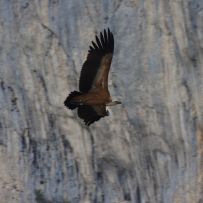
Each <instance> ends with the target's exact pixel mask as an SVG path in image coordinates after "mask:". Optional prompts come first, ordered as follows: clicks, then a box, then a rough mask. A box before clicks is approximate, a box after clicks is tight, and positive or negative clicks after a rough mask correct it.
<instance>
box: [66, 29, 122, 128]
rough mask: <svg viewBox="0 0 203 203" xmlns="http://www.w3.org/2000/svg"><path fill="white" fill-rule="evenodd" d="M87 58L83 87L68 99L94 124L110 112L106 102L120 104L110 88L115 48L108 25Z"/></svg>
mask: <svg viewBox="0 0 203 203" xmlns="http://www.w3.org/2000/svg"><path fill="white" fill-rule="evenodd" d="M89 48H90V49H89V53H88V55H87V59H86V61H85V63H84V64H83V67H82V70H81V75H80V82H79V91H80V92H77V91H74V92H71V93H70V94H69V96H68V97H67V98H66V100H65V101H64V104H65V106H66V107H67V108H69V109H75V108H78V116H79V117H80V118H81V119H83V120H84V122H85V124H86V125H90V124H92V123H93V122H95V121H98V120H99V119H100V118H102V117H105V116H108V115H109V113H108V111H107V109H106V106H113V105H116V104H120V103H121V102H119V101H114V102H112V99H111V96H110V93H109V90H108V74H109V69H110V66H111V61H112V58H113V52H114V37H113V34H112V33H111V32H110V30H109V29H108V30H107V31H106V30H104V32H103V33H102V32H101V33H100V39H99V37H98V36H96V43H95V42H92V45H91V46H90V47H89Z"/></svg>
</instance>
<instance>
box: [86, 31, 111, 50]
mask: <svg viewBox="0 0 203 203" xmlns="http://www.w3.org/2000/svg"><path fill="white" fill-rule="evenodd" d="M95 39H96V40H95V42H94V41H92V46H90V49H89V53H91V52H94V51H99V52H102V53H104V54H107V53H109V52H111V53H113V51H114V37H113V33H112V32H111V31H110V29H109V28H107V29H104V31H103V32H100V35H96V36H95Z"/></svg>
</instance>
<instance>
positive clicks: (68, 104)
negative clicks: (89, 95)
mask: <svg viewBox="0 0 203 203" xmlns="http://www.w3.org/2000/svg"><path fill="white" fill-rule="evenodd" d="M80 95H82V93H81V92H77V91H73V92H71V93H70V94H69V95H68V97H67V98H66V100H65V101H64V105H65V106H66V107H67V108H69V109H71V110H73V109H75V108H77V107H78V106H80V103H79V102H76V101H72V100H73V98H74V97H75V96H80Z"/></svg>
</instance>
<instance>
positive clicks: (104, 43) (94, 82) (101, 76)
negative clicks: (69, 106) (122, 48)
mask: <svg viewBox="0 0 203 203" xmlns="http://www.w3.org/2000/svg"><path fill="white" fill-rule="evenodd" d="M89 48H90V49H89V53H88V56H87V59H86V61H85V63H84V64H83V67H82V70H81V74H80V82H79V90H80V92H83V93H86V92H88V91H89V90H91V89H93V88H96V87H97V86H101V85H102V86H104V87H108V73H109V69H110V66H111V60H112V57H113V51H114V37H113V34H112V32H110V30H109V29H108V30H107V31H106V30H104V32H103V33H102V32H101V33H100V38H99V37H98V36H96V42H92V45H91V46H90V47H89Z"/></svg>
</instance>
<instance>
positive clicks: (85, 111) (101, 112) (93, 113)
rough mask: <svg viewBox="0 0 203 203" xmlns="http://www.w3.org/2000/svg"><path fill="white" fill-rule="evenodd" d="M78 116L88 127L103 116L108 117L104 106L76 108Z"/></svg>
mask: <svg viewBox="0 0 203 203" xmlns="http://www.w3.org/2000/svg"><path fill="white" fill-rule="evenodd" d="M78 116H79V117H80V118H81V119H83V120H84V122H85V125H87V126H89V125H91V124H92V123H94V122H95V121H98V120H99V119H100V118H102V117H104V116H108V112H107V110H106V107H105V106H102V105H101V106H89V105H82V106H79V107H78Z"/></svg>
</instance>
